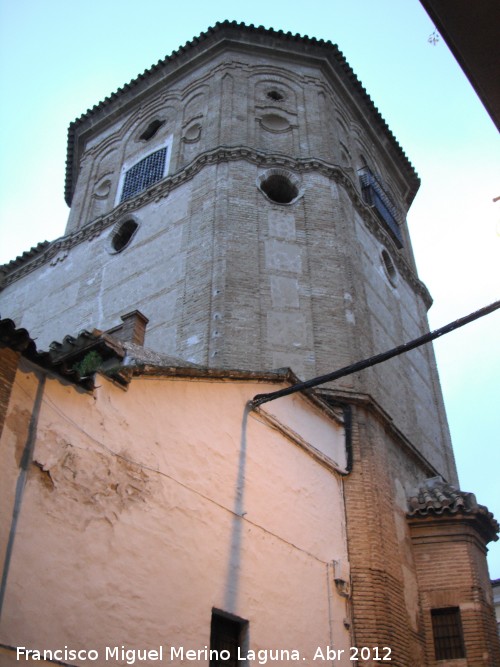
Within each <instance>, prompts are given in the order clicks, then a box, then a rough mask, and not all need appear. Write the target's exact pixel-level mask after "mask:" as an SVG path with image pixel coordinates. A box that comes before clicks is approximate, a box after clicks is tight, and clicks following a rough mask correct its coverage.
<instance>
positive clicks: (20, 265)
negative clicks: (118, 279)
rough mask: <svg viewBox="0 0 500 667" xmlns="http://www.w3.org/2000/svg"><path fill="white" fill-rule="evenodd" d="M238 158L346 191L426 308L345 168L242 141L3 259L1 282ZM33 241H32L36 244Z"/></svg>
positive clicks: (428, 301) (421, 289)
mask: <svg viewBox="0 0 500 667" xmlns="http://www.w3.org/2000/svg"><path fill="white" fill-rule="evenodd" d="M238 160H246V161H247V162H250V163H251V164H255V165H258V166H259V167H263V168H281V169H283V170H288V171H291V172H295V173H299V174H300V173H307V172H312V171H314V172H318V173H320V174H321V175H323V176H325V177H326V178H329V179H332V180H334V181H335V182H336V183H338V184H340V185H342V186H343V187H344V188H345V190H346V191H347V192H348V194H349V196H350V197H351V200H352V203H353V205H354V207H355V209H356V210H357V211H358V213H359V214H360V216H361V218H362V220H363V223H364V224H365V225H366V227H367V228H368V229H369V231H370V232H371V233H372V234H373V235H374V236H375V237H376V238H377V240H378V241H379V242H380V243H381V244H383V245H384V246H385V247H386V248H388V249H390V250H391V251H392V252H391V257H392V259H393V261H394V264H395V265H396V268H397V269H398V271H399V273H400V275H401V276H402V277H403V278H404V279H405V280H406V281H407V282H408V284H409V285H410V286H411V287H412V289H413V290H414V291H415V292H416V293H417V294H418V295H419V296H420V297H421V298H422V300H423V301H424V303H425V305H426V307H427V308H430V306H431V305H432V298H431V296H430V294H429V292H428V290H427V288H426V287H425V285H424V284H423V283H422V282H421V281H420V280H419V279H418V278H417V276H416V275H415V273H414V272H413V269H412V268H411V267H410V265H409V264H408V262H407V261H406V260H405V259H404V257H403V256H402V255H401V254H400V253H399V251H398V249H397V248H396V245H395V243H394V241H393V240H392V238H391V237H390V235H389V234H388V233H387V232H386V231H385V230H384V229H383V228H382V226H381V224H380V222H379V221H378V219H377V217H376V216H375V214H374V213H373V211H372V210H371V208H370V207H369V206H367V205H366V204H365V203H364V202H363V200H362V197H361V193H360V192H359V190H358V188H357V185H355V183H354V181H353V178H352V175H351V173H349V172H351V170H349V169H344V168H343V167H341V166H339V165H334V164H331V163H328V162H326V161H324V160H320V159H318V158H297V159H294V158H291V157H288V156H287V155H282V154H279V153H264V152H262V151H258V150H256V149H254V148H250V147H248V146H235V147H225V146H220V147H218V148H214V149H213V150H209V151H206V152H205V153H201V154H200V155H198V156H197V157H196V158H195V159H194V160H193V161H192V162H190V163H189V164H187V165H186V166H185V167H184V168H183V169H181V170H180V171H178V172H177V173H176V174H172V175H171V176H167V177H165V178H163V179H162V180H161V181H158V182H157V183H155V184H154V185H152V186H151V187H150V188H148V189H147V190H145V191H143V192H141V193H140V194H138V195H137V196H136V197H134V198H133V199H129V200H127V201H125V202H123V203H122V204H119V205H118V206H116V207H115V208H114V209H113V210H112V211H111V212H110V213H108V214H107V215H104V216H102V217H99V218H97V219H96V220H93V221H92V222H89V223H87V224H86V225H85V226H84V227H81V228H80V229H79V230H78V231H76V232H74V233H73V234H70V235H68V236H65V237H62V238H60V239H57V240H56V241H53V242H52V243H49V245H48V247H46V246H44V247H43V248H40V251H38V250H37V251H36V252H35V251H30V253H29V256H28V257H27V258H26V260H27V261H26V262H25V261H23V259H22V258H20V260H17V261H16V267H15V268H14V267H12V268H11V269H10V270H9V265H8V264H7V265H4V267H3V268H4V269H7V275H6V276H5V281H4V287H5V286H7V285H9V284H10V283H12V282H15V281H16V280H19V279H20V278H22V277H23V276H25V275H27V274H28V273H31V272H32V271H34V270H35V269H37V268H38V267H39V266H42V265H43V264H45V263H47V262H48V261H49V260H50V259H52V257H54V255H56V254H57V253H58V252H60V251H61V249H65V250H66V249H67V250H69V249H70V248H72V247H74V246H76V245H78V244H79V243H81V242H82V241H85V240H87V239H88V238H89V237H90V236H92V235H95V234H96V233H100V232H101V231H102V230H104V229H106V228H107V227H109V226H111V225H113V224H114V223H115V222H116V221H117V220H118V219H119V218H121V217H122V216H123V215H125V214H127V213H132V212H133V211H136V210H138V209H139V208H141V207H142V206H144V205H145V204H147V203H149V202H151V201H156V202H158V201H161V199H164V198H165V197H168V195H169V194H170V192H171V191H172V190H173V189H175V188H177V187H179V186H180V185H182V184H183V183H185V182H187V181H189V180H191V179H192V178H193V177H194V176H195V175H196V174H198V173H199V172H200V171H201V170H202V169H203V168H204V167H205V166H208V165H216V164H219V163H221V162H236V161H238ZM40 245H41V244H39V246H40ZM39 246H37V249H38V247H39ZM33 255H35V257H33Z"/></svg>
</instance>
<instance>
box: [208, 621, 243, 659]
mask: <svg viewBox="0 0 500 667" xmlns="http://www.w3.org/2000/svg"><path fill="white" fill-rule="evenodd" d="M246 625H247V622H246V621H243V620H242V619H235V618H230V617H229V616H227V615H225V614H224V612H217V611H215V610H214V611H213V612H212V622H211V625H210V651H211V654H210V656H211V657H210V667H239V664H240V661H239V660H238V648H239V647H240V646H241V641H242V636H243V630H244V628H245V627H246ZM212 651H213V653H212ZM223 651H224V652H225V653H222V652H223ZM221 653H222V657H221ZM227 655H229V658H227V657H226V656H227Z"/></svg>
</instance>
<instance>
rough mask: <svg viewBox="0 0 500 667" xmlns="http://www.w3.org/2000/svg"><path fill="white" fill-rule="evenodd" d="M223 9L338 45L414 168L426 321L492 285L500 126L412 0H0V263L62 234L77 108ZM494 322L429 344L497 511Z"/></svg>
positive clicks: (458, 445) (472, 481)
mask: <svg viewBox="0 0 500 667" xmlns="http://www.w3.org/2000/svg"><path fill="white" fill-rule="evenodd" d="M224 19H231V20H237V21H244V22H245V23H253V24H255V25H264V26H265V27H267V28H269V27H273V28H275V29H282V30H285V31H288V30H289V31H291V32H293V33H297V32H298V33H300V34H303V35H309V36H314V37H317V38H323V39H329V40H331V41H332V42H334V43H337V44H338V45H339V48H340V49H341V50H342V51H343V53H344V55H345V56H346V58H347V60H348V62H349V64H350V65H351V67H352V68H353V69H354V71H355V73H356V74H357V76H358V78H359V79H360V80H361V82H362V83H363V85H364V86H365V87H366V89H367V91H368V93H369V94H370V96H371V97H372V99H373V100H374V102H375V104H376V105H377V106H378V108H379V109H380V111H381V113H382V116H383V117H384V118H385V119H386V121H387V123H388V125H389V127H390V128H391V130H392V131H393V133H394V134H395V136H396V138H397V139H398V141H399V142H400V144H401V145H402V147H403V149H404V150H405V152H406V154H407V155H408V157H409V159H410V161H411V162H412V163H413V165H414V166H415V168H416V170H417V172H418V173H419V175H420V177H421V179H422V186H421V189H420V192H419V194H418V195H417V197H416V199H415V202H414V204H413V206H412V208H411V210H410V214H409V216H408V221H409V225H410V231H411V234H412V240H413V248H414V252H415V256H416V261H417V266H418V270H419V275H420V278H421V279H422V280H423V281H424V282H425V283H426V285H427V286H428V288H429V290H430V292H431V294H432V296H433V297H434V305H433V306H432V308H431V310H430V311H429V320H430V324H431V327H432V328H437V327H438V326H441V325H443V324H446V323H447V322H449V321H451V320H454V319H456V318H457V317H460V316H462V315H465V314H467V313H469V312H471V311H473V310H477V309H478V308H480V307H481V306H483V305H486V304H488V303H490V302H492V301H495V300H496V299H498V298H500V290H499V285H500V280H499V269H498V267H499V266H500V261H499V253H500V201H499V202H497V203H496V204H494V203H493V198H494V197H497V196H500V178H499V176H500V157H499V156H500V150H499V149H500V145H499V144H500V140H499V137H498V133H497V131H496V129H495V127H494V125H493V123H492V121H491V120H490V118H489V116H488V114H487V113H486V111H485V110H484V108H483V107H482V105H481V103H480V102H479V100H478V99H477V97H476V95H475V93H474V91H473V90H472V88H471V87H470V85H469V83H468V81H467V79H466V78H465V76H464V75H463V73H462V71H461V70H460V68H459V66H458V65H457V63H456V62H455V60H454V58H453V56H452V55H451V54H450V53H449V51H448V49H447V47H446V45H445V44H444V42H443V41H442V40H441V41H440V42H438V44H437V45H436V46H432V45H431V44H429V43H428V41H427V40H428V37H429V35H430V34H431V33H432V31H433V30H434V26H433V25H432V23H431V21H430V20H429V19H428V17H427V15H426V13H425V12H424V10H423V9H422V7H421V5H420V3H419V2H418V0H404V2H402V1H401V0H377V2H374V1H373V0H357V1H356V2H345V0H344V1H340V0H328V1H324V0H309V2H307V3H304V2H297V1H294V0H288V1H287V2H284V1H283V0H275V1H274V2H272V3H270V2H263V1H262V0H253V1H252V3H238V4H237V3H235V2H234V1H231V2H226V1H218V0H214V1H212V2H200V1H199V0H191V2H189V3H187V2H186V3H179V2H175V3H174V2H170V1H167V0H163V1H160V0H142V2H140V3H137V2H131V1H130V0H121V1H120V2H118V1H116V0H113V1H110V0H99V1H97V0H86V2H84V3H83V2H80V3H77V2H68V0H44V2H40V0H36V1H35V0H17V1H15V0H0V86H1V90H2V98H3V104H2V105H0V142H1V143H0V145H1V146H2V157H1V159H0V263H1V262H6V261H8V260H10V259H12V258H14V257H15V256H16V255H17V254H20V253H22V252H23V251H24V250H27V249H29V248H30V247H31V246H33V245H36V243H38V242H39V241H42V240H45V239H48V240H52V239H54V238H57V237H59V236H61V235H62V234H63V233H64V227H65V224H66V219H67V215H68V209H67V207H66V205H65V203H64V199H63V188H64V167H65V155H66V133H67V128H68V125H69V123H70V121H72V120H74V119H75V118H77V117H78V116H80V115H81V114H82V113H83V112H84V111H85V110H86V109H87V108H89V107H92V106H93V105H94V104H96V103H97V102H99V101H100V100H101V99H103V98H104V97H105V96H107V95H109V94H110V93H111V92H113V91H114V90H116V89H117V88H118V87H120V86H122V85H123V84H124V83H125V82H127V81H129V80H130V79H132V78H134V77H135V76H136V75H137V74H138V73H139V72H142V71H143V70H145V69H146V68H149V67H150V66H151V65H152V64H153V63H155V62H157V61H158V60H160V59H162V58H163V57H164V56H165V55H167V54H169V53H171V52H172V51H173V50H174V49H176V48H177V47H178V46H180V45H181V44H184V43H185V42H186V41H188V40H190V39H191V38H192V37H193V36H195V35H197V34H199V33H200V32H202V31H204V30H206V29H207V27H208V26H210V25H213V24H214V23H215V22H216V21H218V20H224ZM2 315H3V316H7V315H8V314H7V313H2ZM499 330H500V313H499V312H497V313H495V314H493V315H490V316H487V317H486V318H483V319H482V320H480V321H477V322H475V323H473V324H470V325H468V326H467V327H465V328H463V329H461V330H460V331H457V332H454V333H451V334H449V335H447V336H445V337H444V338H442V339H440V340H439V341H437V342H436V344H435V350H436V355H437V358H438V365H439V370H440V375H441V383H442V386H443V392H444V397H445V402H446V406H447V411H448V419H449V422H450V428H451V433H452V439H453V443H454V448H455V455H456V459H457V465H458V471H459V477H460V486H461V488H462V489H463V490H465V491H473V492H474V493H476V496H477V498H478V502H480V503H482V504H485V505H487V506H488V507H489V509H490V510H491V511H493V512H494V514H495V515H496V517H497V518H498V519H500V492H499V490H498V489H499V488H500V484H499V483H498V478H499V473H500V454H499V451H500V447H499V445H500V442H499V439H500V438H499V424H498V419H499V418H498V414H500V389H499V382H498V377H499V375H500V361H499V340H500V336H499ZM68 333H71V332H68ZM401 342H404V341H401ZM332 370H335V369H332ZM490 546H491V549H490V554H489V563H490V574H491V576H492V578H500V544H499V543H496V544H495V545H490Z"/></svg>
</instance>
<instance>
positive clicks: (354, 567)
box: [344, 406, 426, 667]
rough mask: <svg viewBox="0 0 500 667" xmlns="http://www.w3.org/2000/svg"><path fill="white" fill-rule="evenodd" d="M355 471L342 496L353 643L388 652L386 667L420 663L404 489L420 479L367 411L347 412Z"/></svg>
mask: <svg viewBox="0 0 500 667" xmlns="http://www.w3.org/2000/svg"><path fill="white" fill-rule="evenodd" d="M352 448H353V468H352V472H351V474H350V475H349V476H348V477H346V478H345V481H344V493H345V503H346V521H347V538H348V549H349V559H350V563H351V577H352V613H353V621H354V629H355V642H356V645H357V646H358V647H361V646H369V647H374V646H379V647H381V646H388V647H389V648H391V651H392V653H391V664H393V665H398V666H400V667H408V666H409V665H419V666H420V665H422V666H423V665H425V664H426V663H425V659H424V653H423V651H424V647H423V642H422V638H421V629H422V628H421V618H420V612H419V600H418V591H417V584H416V579H415V573H414V564H413V556H412V552H411V545H410V539H409V531H408V528H407V525H406V519H405V511H406V507H405V504H406V497H405V487H409V486H411V483H412V479H413V480H415V479H416V478H417V477H418V475H419V474H420V475H425V472H424V471H423V470H420V471H419V470H418V468H416V467H415V464H412V465H409V462H408V459H407V457H406V456H405V455H404V453H403V452H402V450H401V445H400V443H398V442H397V441H395V440H394V439H393V438H392V437H391V436H390V434H389V433H388V432H387V430H386V429H385V428H384V426H383V423H382V422H381V421H380V420H379V419H378V417H377V416H376V415H375V414H374V412H373V411H371V410H370V409H366V408H362V407H359V406H358V407H355V409H354V411H353V438H352ZM369 664H372V663H371V662H370V661H362V660H361V661H360V662H359V665H360V667H362V666H364V665H369Z"/></svg>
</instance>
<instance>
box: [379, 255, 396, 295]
mask: <svg viewBox="0 0 500 667" xmlns="http://www.w3.org/2000/svg"><path fill="white" fill-rule="evenodd" d="M382 262H383V264H384V269H385V272H386V274H387V277H388V278H389V282H390V283H391V285H392V286H393V287H395V286H396V281H397V275H398V274H397V272H396V267H395V266H394V262H393V261H392V259H391V256H390V255H389V253H388V252H387V250H382Z"/></svg>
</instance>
